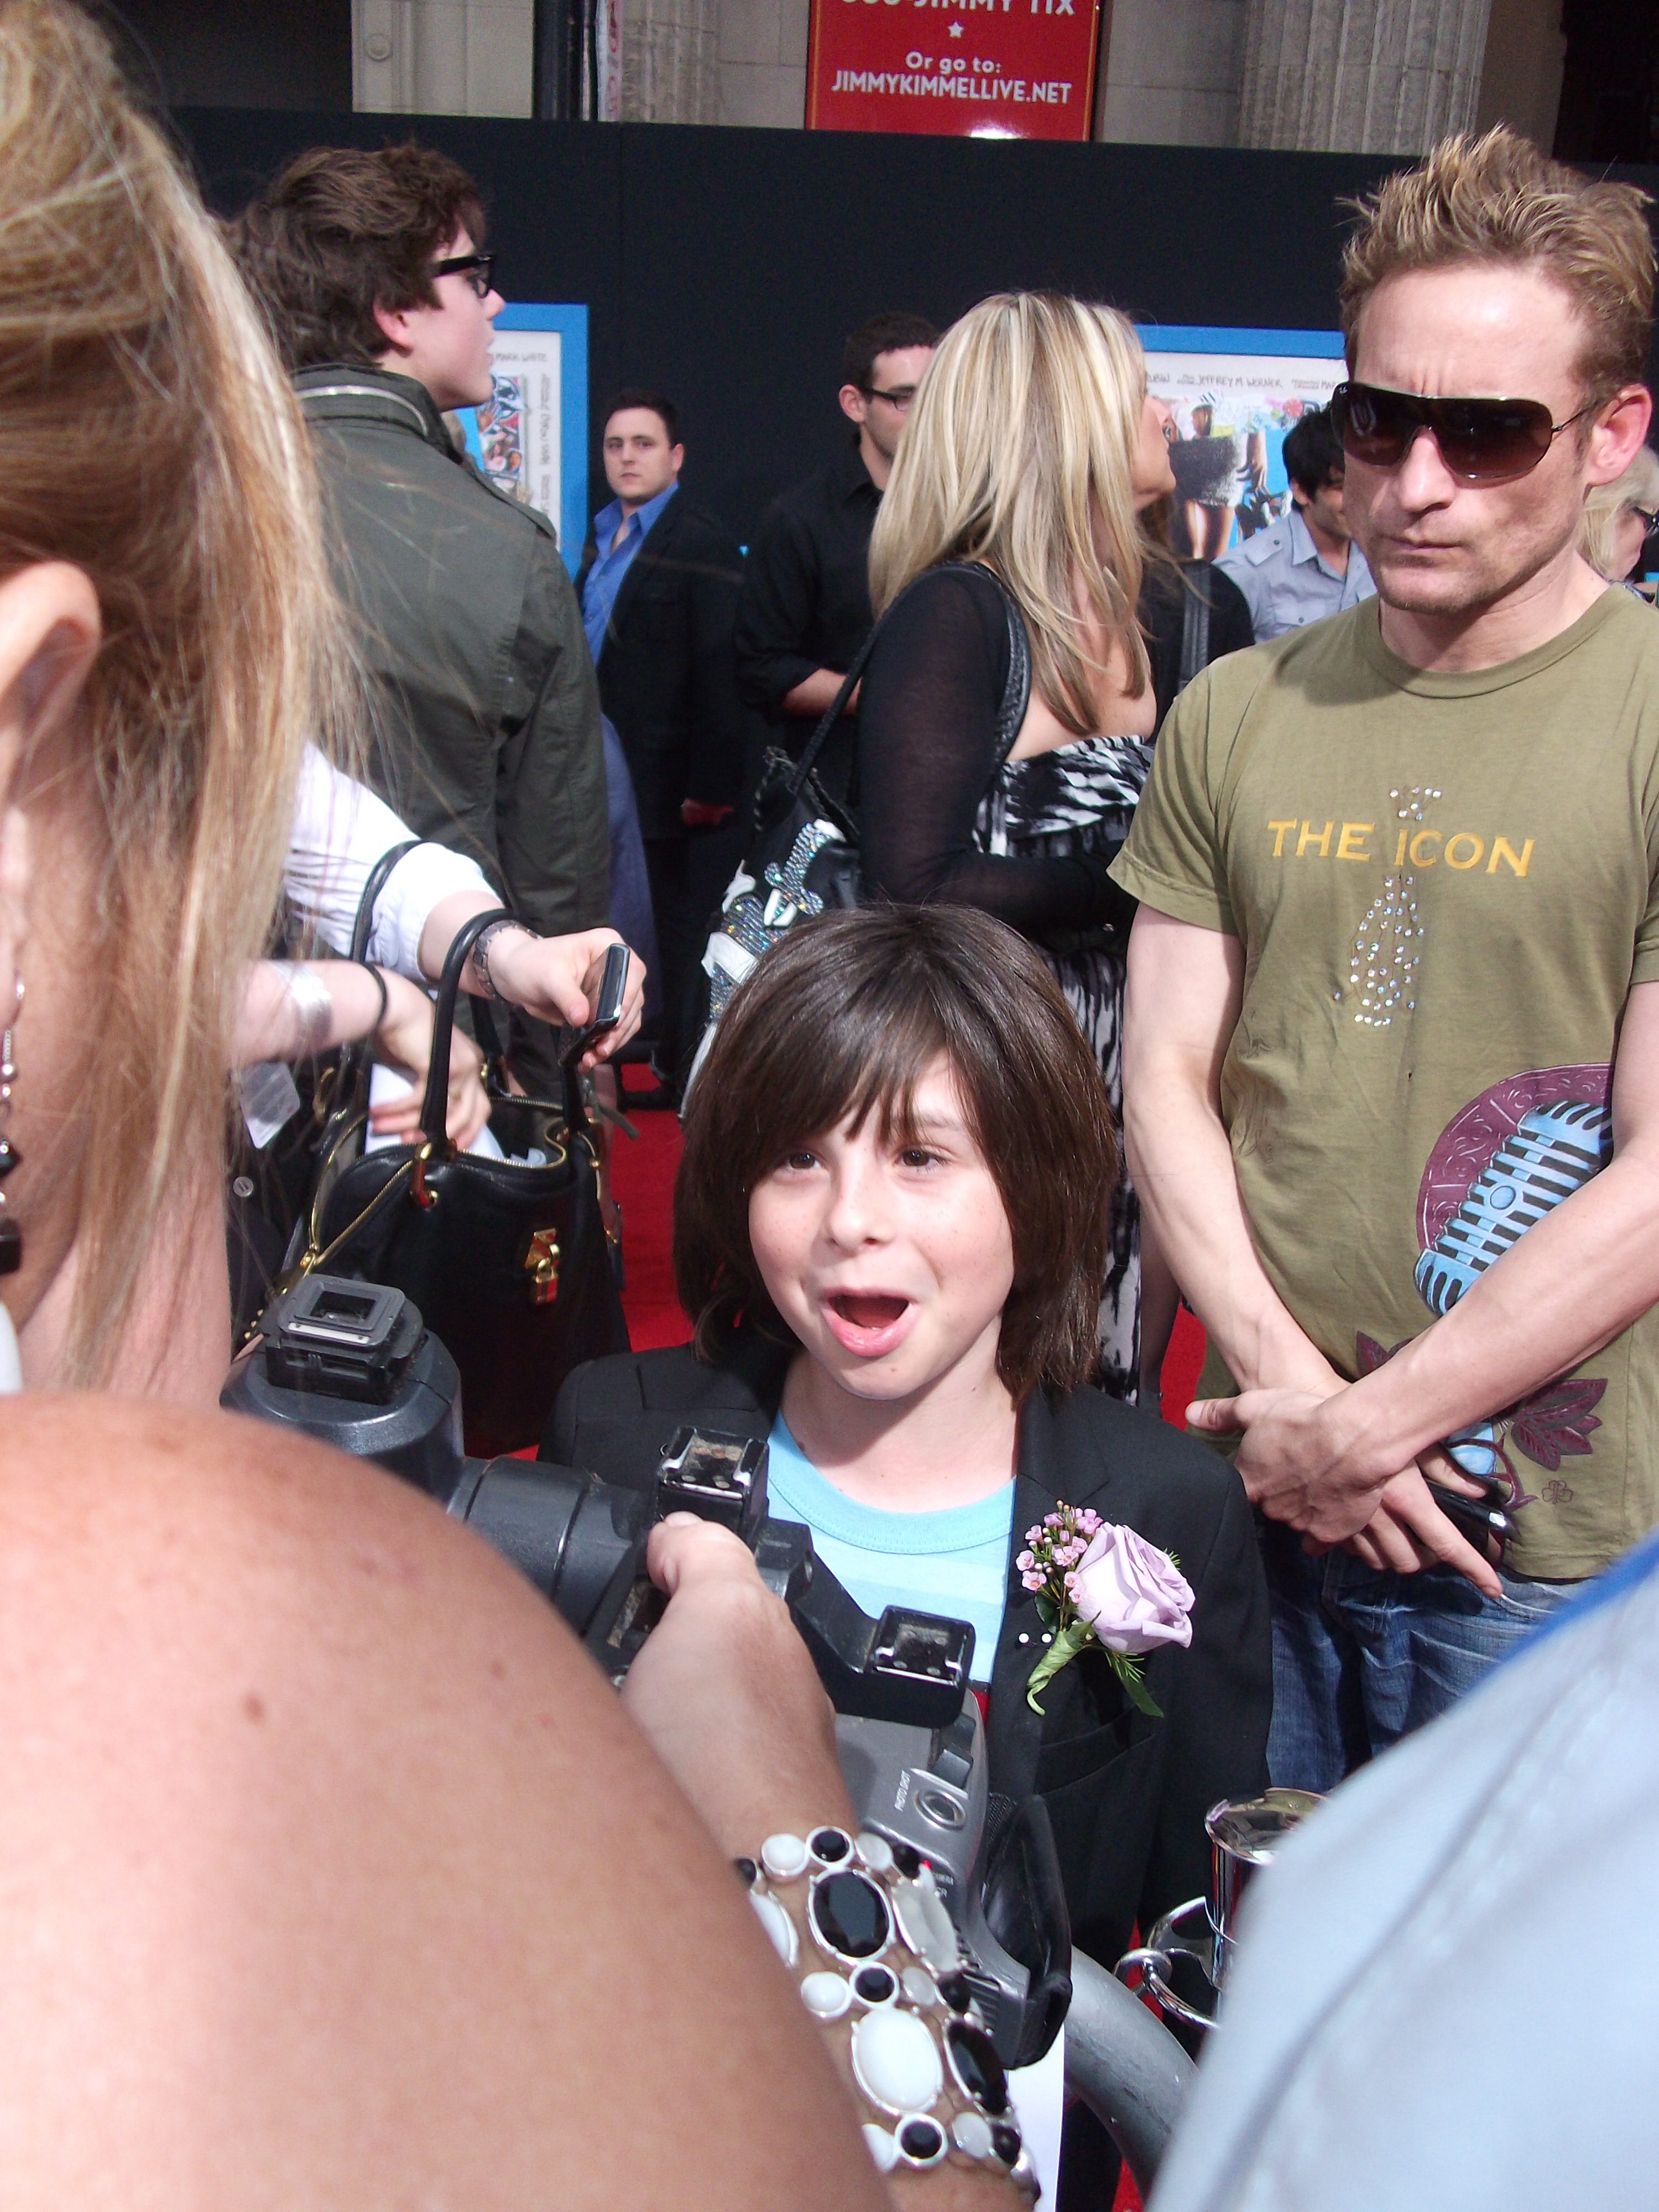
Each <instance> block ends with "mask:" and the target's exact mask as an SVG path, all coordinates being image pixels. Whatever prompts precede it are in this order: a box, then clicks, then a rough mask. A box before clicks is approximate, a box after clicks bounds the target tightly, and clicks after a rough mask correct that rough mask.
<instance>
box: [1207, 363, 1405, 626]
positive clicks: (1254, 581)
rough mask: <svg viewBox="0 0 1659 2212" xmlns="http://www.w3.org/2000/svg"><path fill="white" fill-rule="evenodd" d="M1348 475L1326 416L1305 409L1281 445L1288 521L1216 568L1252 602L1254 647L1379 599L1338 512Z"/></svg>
mask: <svg viewBox="0 0 1659 2212" xmlns="http://www.w3.org/2000/svg"><path fill="white" fill-rule="evenodd" d="M1285 475H1286V476H1287V477H1289V478H1290V480H1291V511H1290V513H1288V514H1287V515H1286V516H1285V518H1284V520H1282V521H1280V522H1275V523H1273V524H1272V525H1271V526H1269V527H1268V528H1267V529H1266V530H1261V531H1258V532H1256V534H1255V537H1254V538H1245V539H1244V540H1243V543H1242V544H1237V545H1235V546H1232V547H1231V549H1230V550H1228V551H1227V552H1225V553H1224V554H1222V555H1221V556H1220V557H1219V558H1218V561H1217V562H1216V566H1217V568H1220V569H1223V570H1225V573H1226V574H1228V575H1229V576H1231V578H1232V580H1233V581H1234V583H1236V584H1237V586H1238V588H1239V590H1240V591H1241V592H1243V594H1244V597H1245V599H1246V600H1247V601H1248V602H1249V610H1250V623H1251V626H1252V628H1253V629H1255V641H1256V643H1257V644H1258V645H1261V644H1264V643H1265V642H1266V641H1267V639H1268V638H1270V637H1279V636H1282V635H1283V634H1284V632H1285V631H1286V630H1287V629H1301V627H1302V626H1303V624H1304V623H1310V622H1317V621H1318V620H1319V619H1320V617H1321V616H1322V615H1334V614H1340V612H1341V611H1342V610H1343V608H1344V607H1351V606H1352V605H1355V604H1356V602H1357V601H1358V600H1360V599H1370V597H1371V595H1372V593H1373V592H1375V591H1376V585H1375V584H1374V583H1373V582H1372V581H1371V572H1370V568H1368V567H1367V566H1366V564H1365V556H1364V554H1363V553H1362V552H1361V551H1360V550H1359V548H1358V546H1357V545H1356V544H1354V542H1353V535H1352V532H1351V531H1350V530H1349V528H1348V525H1347V520H1346V517H1345V516H1344V514H1343V512H1342V492H1343V483H1344V478H1345V475H1346V459H1345V456H1344V454H1343V452H1342V448H1341V447H1340V444H1339V443H1338V442H1337V436H1336V433H1335V431H1334V429H1333V428H1331V418H1330V415H1329V412H1328V410H1327V409H1325V408H1323V407H1317V408H1312V409H1310V410H1309V411H1308V413H1307V414H1305V415H1304V416H1302V418H1301V420H1300V421H1299V422H1297V423H1296V424H1295V425H1294V426H1293V427H1292V428H1291V430H1290V431H1289V432H1288V433H1287V434H1286V435H1285Z"/></svg>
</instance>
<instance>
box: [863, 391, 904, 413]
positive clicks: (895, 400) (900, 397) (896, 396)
mask: <svg viewBox="0 0 1659 2212" xmlns="http://www.w3.org/2000/svg"><path fill="white" fill-rule="evenodd" d="M860 391H862V392H863V394H864V396H865V398H866V399H884V400H885V401H886V402H887V404H888V405H889V406H890V407H896V408H897V409H898V411H899V413H900V414H901V415H902V414H903V412H904V410H905V409H906V408H907V407H908V405H909V404H910V402H911V401H912V400H913V399H914V398H915V396H916V387H915V385H914V384H901V385H899V386H897V387H896V389H895V390H894V391H891V392H882V391H879V390H878V388H877V387H876V386H874V385H873V384H866V385H861V386H860Z"/></svg>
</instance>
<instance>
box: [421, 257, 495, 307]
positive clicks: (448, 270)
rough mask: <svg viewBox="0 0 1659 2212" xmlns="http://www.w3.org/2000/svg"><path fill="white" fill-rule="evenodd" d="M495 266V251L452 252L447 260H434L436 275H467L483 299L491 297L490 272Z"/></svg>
mask: <svg viewBox="0 0 1659 2212" xmlns="http://www.w3.org/2000/svg"><path fill="white" fill-rule="evenodd" d="M494 268H495V255H494V254H493V253H452V254H451V255H450V257H449V258H448V260H447V261H435V262H434V263H433V264H432V273H433V275H434V276H465V279H466V281H467V283H469V284H470V285H471V287H472V289H473V290H474V292H476V293H477V296H478V297H479V299H481V300H487V299H488V298H489V285H490V272H491V270H493V269H494Z"/></svg>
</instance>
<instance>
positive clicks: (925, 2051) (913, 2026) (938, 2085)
mask: <svg viewBox="0 0 1659 2212" xmlns="http://www.w3.org/2000/svg"><path fill="white" fill-rule="evenodd" d="M853 2072H854V2075H855V2076H856V2077H857V2080H858V2084H859V2087H860V2088H861V2089H862V2090H863V2092H864V2093H865V2095H866V2097H868V2098H869V2099H870V2100H871V2102H872V2104H876V2105H879V2106H881V2107H882V2109H883V2110H884V2112H925V2111H926V2110H927V2106H929V2105H931V2104H932V2103H933V2100H934V2098H935V2097H937V2096H938V2095H939V2092H940V2091H941V2090H942V2089H943V2088H944V2087H945V2068H944V2066H943V2064H942V2063H940V2059H939V2045H938V2044H936V2043H935V2042H934V2040H933V2032H932V2030H931V2029H930V2028H929V2027H928V2025H927V2021H923V2020H918V2019H917V2017H916V2015H915V2013H913V2012H896V2011H895V2010H894V2009H893V2008H892V2007H891V2006H890V2005H881V2006H878V2008H876V2009H875V2010H874V2011H872V2012H867V2013H866V2014H865V2015H864V2017H863V2019H862V2020H860V2021H859V2022H858V2023H857V2024H856V2026H855V2027H854V2030H853Z"/></svg>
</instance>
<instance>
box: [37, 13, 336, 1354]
mask: <svg viewBox="0 0 1659 2212" xmlns="http://www.w3.org/2000/svg"><path fill="white" fill-rule="evenodd" d="M42 561H68V562H73V563H74V564H75V565H76V567H78V568H82V569H83V570H84V571H85V573H86V574H87V575H88V577H89V578H90V579H91V581H92V583H93V585H94V588H95V590H96V592H97V594H98V601H99V605H100V611H101V614H102V621H103V643H102V647H101V649H100V653H99V654H98V656H97V659H96V661H95V663H94V668H93V671H92V674H91V678H90V680H89V683H88V689H87V692H86V695H85V698H84V702H83V704H82V709H81V712H80V714H79V716H78V719H77V722H76V731H77V735H76V739H75V741H74V743H75V746H76V748H77V750H78V758H77V760H76V765H80V766H83V767H84V770H85V777H86V786H87V790H88V794H89V796H90V798H91V800H92V804H93V807H94V821H95V823H96V825H97V829H98V831H99V833H100V835H101V838H102V840H103V842H104V848H105V849H104V851H103V852H102V853H101V854H100V855H99V859H100V890H99V896H98V897H97V899H96V900H95V902H93V904H92V910H91V911H90V912H88V913H87V914H86V915H84V916H79V917H76V923H77V926H78V930H79V936H80V949H81V950H82V952H83V953H84V956H85V958H84V965H83V973H84V974H85V975H86V976H87V977H88V978H89V979H91V987H90V990H89V992H88V1002H87V1004H86V1005H85V1006H84V1007H83V1008H82V1010H81V1021H82V1028H83V1030H84V1033H85V1038H86V1047H85V1050H86V1064H85V1072H84V1085H83V1091H82V1096H83V1097H85V1098H86V1099H88V1100H90V1101H94V1102H95V1104H94V1107H93V1108H92V1109H90V1110H88V1113H87V1116H86V1121H87V1131H86V1139H85V1143H84V1146H83V1148H82V1151H81V1154H80V1157H79V1158H78V1159H77V1160H76V1163H75V1164H74V1168H73V1172H74V1173H75V1174H76V1178H77V1181H78V1184H79V1193H78V1196H79V1225H78V1229H77V1261H78V1267H77V1276H76V1288H75V1296H74V1300H73V1304H72V1307H71V1311H70V1321H69V1334H68V1340H67V1350H66V1364H65V1368H64V1371H63V1372H62V1373H61V1374H60V1376H59V1380H60V1381H61V1382H63V1383H65V1384H69V1385H77V1384H78V1385H86V1384H96V1383H98V1382H99V1381H100V1379H102V1377H103V1376H105V1375H106V1372H107V1370H108V1369H109V1366H110V1364H111V1361H112V1356H113V1353H114V1350H115V1345H116V1338H117V1334H118V1331H119V1329H120V1328H121V1326H122V1324H123V1322H125V1320H126V1319H127V1317H128V1316H129V1315H130V1314H131V1310H132V1307H133V1303H134V1297H135V1293H136V1292H137V1289H138V1287H139V1285H140V1283H141V1281H143V1280H144V1279H145V1278H146V1275H147V1270H148V1269H153V1268H155V1267H158V1266H165V1267H168V1268H170V1269H171V1270H172V1271H173V1277H174V1281H173V1283H172V1284H169V1285H158V1286H157V1287H166V1288H170V1289H173V1290H175V1291H176V1290H177V1289H178V1288H179V1287H181V1286H182V1280H183V1270H184V1267H185V1264H186V1262H187V1261H188V1259H189V1256H190V1254H189V1247H188V1240H187V1239H181V1238H180V1237H179V1235H178V1234H177V1230H178V1224H179V1213H180V1207H181V1206H182V1205H184V1204H185V1203H187V1202H188V1200H190V1198H191V1195H192V1194H194V1195H195V1196H196V1197H197V1199H198V1200H199V1198H200V1197H201V1195H202V1194H204V1193H205V1194H206V1195H207V1197H208V1199H209V1200H210V1202H211V1201H212V1200H216V1197H217V1192H218V1188H219V1187H220V1186H219V1184H218V1183H217V1182H212V1181H210V1180H209V1178H211V1177H213V1176H222V1172H223V1164H224V1158H225V1143H226V1133H227V1128H228V1074H227V1071H228V1066H229V1036H230V1029H231V1022H232V1018H233V1014H234V1006H235V1002H236V999H237V994H238V991H239V987H240V977H241V973H242V969H243V967H244V964H245V963H246V961H248V960H249V959H250V958H252V957H255V956H257V955H258V953H259V952H260V951H262V950H263V949H264V945H265V944H266V942H267V938H268V933H269V932H270V927H271V922H272V919H273V915H274V913H275V910H276V897H277V892H278V886H279V881H280V873H281V866H282V859H283V850H284V848H285V846H286V843H287V840H288V836H289V824H290V821H291V818H292V813H293V798H294V787H295V775H296V773H297V769H298V765H299V759H300V752H301V744H302V742H303V740H304V738H305V737H306V736H307V733H317V734H322V735H324V736H325V738H326V737H327V735H328V733H329V732H331V730H333V729H335V728H336V727H337V726H338V708H337V701H338V700H340V699H342V698H343V697H344V696H345V694H344V692H343V688H342V675H341V671H342V663H341V661H340V659H339V652H338V647H337V644H336V643H335V640H336V638H337V635H338V633H337V629H336V618H335V616H334V612H333V603H332V600H331V595H330V591H329V586H328V583H327V580H326V571H325V564H324V558H323V548H322V538H321V534H320V531H319V520H318V512H317V499H316V491H315V485H314V479H313V471H312V464H311V456H310V450H309V446H308V443H307V434H306V430H305V427H304V424H303V422H302V421H301V416H300V414H299V410H298V408H297V406H296V404H295V400H294V398H293V395H292V393H291V392H290V391H289V386H288V382H287V380H286V379H285V378H284V377H283V374H282V372H281V370H280V368H278V366H277V363H276V357H275V356H274V355H273V353H272V351H271V349H270V343H269V341H268V339H267V338H266V336H265V334H264V330H263V328H262V327H261V325H260V322H259V319H258V315H257V314H256V313H255V312H254V310H253V308H252V306H251V305H250V303H249V301H248V300H247V297H246V294H245V292H244V290H243V288H242V285H241V283H240V279H239V278H238V276H237V275H236V272H235V270H234V267H233V266H232V264H231V262H230V259H229V258H228V254H227V253H226V252H225V250H224V248H223V246H222V244H221V243H220V240H219V237H218V235H217V233H216V229H215V228H214V226H213V224H212V222H210V219H209V218H208V216H206V215H205V214H204V211H203V209H202V207H201V205H200V204H199V202H198V200H197V197H196V194H195V192H194V191H193V190H192V188H191V185H190V184H189V183H188V182H187V180H186V179H185V176H184V175H183V173H182V172H181V170H180V168H179V164H178V162H177V161H175V159H174V158H173V155H172V153H171V152H170V151H169V149H168V148H167V144H166V143H165V142H164V140H163V138H162V137H161V134H160V132H159V131H157V130H156V129H155V126H154V125H152V124H151V123H149V121H148V120H146V119H145V118H144V117H143V115H141V114H140V113H139V112H137V108H136V107H135V106H134V105H133V103H132V102H131V100H130V99H129V97H128V96H127V94H125V90H124V89H123V87H122V85H121V82H120V80H119V77H118V73H117V70H116V68H115V64H114V62H113V60H112V57H111V53H110V51H109V48H108V46H107V45H106V42H105V40H104V39H103V37H102V36H101V34H100V33H99V32H98V31H97V30H96V29H95V28H94V27H93V26H92V25H91V23H89V22H88V20H87V18H86V17H85V16H83V15H81V14H80V13H79V12H78V11H77V10H76V9H74V8H72V7H70V6H68V5H64V4H58V0H4V4H3V5H0V574H13V573H15V571H17V570H18V569H21V568H25V567H27V566H28V565H29V564H30V563H32V562H42ZM35 896H36V897H37V898H46V897H50V896H52V887H51V886H50V885H47V884H37V885H36V891H35ZM4 981H6V982H7V983H9V979H4ZM22 1079H23V1080H25V1081H26V1080H27V1068H25V1071H24V1075H23V1078H22ZM71 1103H73V1102H70V1101H65V1102H64V1105H65V1108H66V1109H67V1108H68V1107H69V1106H70V1104H71ZM167 1225H171V1229H172V1232H173V1233H172V1234H170V1235H167V1234H164V1233H163V1231H165V1230H166V1228H167ZM24 1226H25V1229H26V1230H27V1215H25V1216H24Z"/></svg>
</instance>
